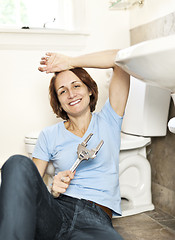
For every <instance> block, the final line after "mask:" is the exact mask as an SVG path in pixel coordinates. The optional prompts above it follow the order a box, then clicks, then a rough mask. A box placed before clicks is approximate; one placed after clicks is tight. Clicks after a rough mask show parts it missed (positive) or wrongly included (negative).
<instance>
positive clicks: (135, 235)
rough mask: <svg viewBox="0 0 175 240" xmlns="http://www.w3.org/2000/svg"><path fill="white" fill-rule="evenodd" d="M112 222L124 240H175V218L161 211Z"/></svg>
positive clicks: (115, 219) (157, 210) (117, 219)
mask: <svg viewBox="0 0 175 240" xmlns="http://www.w3.org/2000/svg"><path fill="white" fill-rule="evenodd" d="M112 222H113V226H114V228H115V229H116V231H117V232H118V233H120V235H121V236H122V237H123V238H124V240H150V239H153V240H165V239H166V240H175V217H173V216H171V215H168V214H167V213H165V212H163V211H161V210H160V209H155V210H154V211H150V212H145V213H140V214H137V215H133V216H129V217H123V218H114V219H113V220H112Z"/></svg>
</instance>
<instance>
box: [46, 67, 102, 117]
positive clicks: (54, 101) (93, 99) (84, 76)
mask: <svg viewBox="0 0 175 240" xmlns="http://www.w3.org/2000/svg"><path fill="white" fill-rule="evenodd" d="M69 71H72V72H73V73H74V74H75V75H76V76H77V77H78V78H79V79H80V80H81V81H82V82H83V83H84V84H85V85H86V86H87V87H88V90H89V91H91V93H92V95H91V96H90V104H89V105H90V111H91V112H93V111H94V110H95V106H96V103H97V99H98V87H97V84H96V82H95V81H94V80H93V79H92V78H91V76H90V75H89V74H88V73H87V71H86V70H85V69H83V68H74V69H70V70H69ZM58 74H59V72H57V73H55V75H54V76H53V77H52V79H51V81H50V86H49V94H50V105H51V107H52V109H53V112H54V113H55V114H56V115H57V117H61V118H62V119H64V120H68V119H69V117H68V115H67V113H66V112H65V111H64V110H63V108H62V107H61V104H60V102H59V100H58V97H57V93H56V90H55V81H56V78H57V76H58Z"/></svg>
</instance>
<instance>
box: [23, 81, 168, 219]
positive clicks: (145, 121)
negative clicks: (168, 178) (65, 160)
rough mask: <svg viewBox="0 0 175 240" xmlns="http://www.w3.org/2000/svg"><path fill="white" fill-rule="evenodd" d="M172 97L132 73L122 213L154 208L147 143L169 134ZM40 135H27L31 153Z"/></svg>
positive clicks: (121, 175)
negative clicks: (168, 120)
mask: <svg viewBox="0 0 175 240" xmlns="http://www.w3.org/2000/svg"><path fill="white" fill-rule="evenodd" d="M170 97H171V96H170V92H169V91H167V90H164V89H162V88H159V87H155V86H150V85H148V84H146V83H144V82H141V81H139V80H138V79H135V78H133V77H131V87H130V93H129V98H128V102H127V106H126V110H125V115H124V119H123V124H122V133H121V148H120V154H119V182H120V191H121V198H122V202H121V207H122V216H129V215H133V214H138V213H141V212H145V211H150V210H153V209H154V205H153V204H152V194H151V167H150V163H149V161H148V160H147V152H146V147H147V146H148V145H150V144H151V137H155V136H165V135H166V131H167V119H168V112H169V104H170ZM38 135H39V133H38V132H32V133H30V134H28V135H26V137H25V147H26V152H27V153H28V155H29V157H31V156H32V152H33V149H34V147H35V144H36V141H37V138H38ZM150 147H151V145H150ZM155 161H156V159H155ZM46 173H47V174H49V176H53V175H54V168H53V165H52V164H49V166H48V169H47V171H46ZM45 182H46V184H47V185H49V184H50V182H51V178H50V177H49V178H47V179H46V180H45Z"/></svg>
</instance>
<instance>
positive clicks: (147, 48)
mask: <svg viewBox="0 0 175 240" xmlns="http://www.w3.org/2000/svg"><path fill="white" fill-rule="evenodd" d="M115 63H116V65H118V66H120V67H121V68H123V69H124V70H125V71H126V72H128V73H129V74H131V75H133V76H134V77H136V78H139V79H141V80H143V81H144V82H149V83H151V84H154V85H158V86H160V87H163V88H167V89H169V90H171V92H175V35H170V36H168V37H162V38H157V39H154V40H150V41H145V42H141V43H139V44H136V45H133V46H131V47H128V48H125V49H122V50H120V51H119V52H118V53H117V56H116V61H115Z"/></svg>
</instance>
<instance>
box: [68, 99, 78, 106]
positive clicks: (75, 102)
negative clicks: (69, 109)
mask: <svg viewBox="0 0 175 240" xmlns="http://www.w3.org/2000/svg"><path fill="white" fill-rule="evenodd" d="M79 102H80V99H79V100H76V101H74V102H71V103H69V105H71V106H73V105H75V104H77V103H79Z"/></svg>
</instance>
